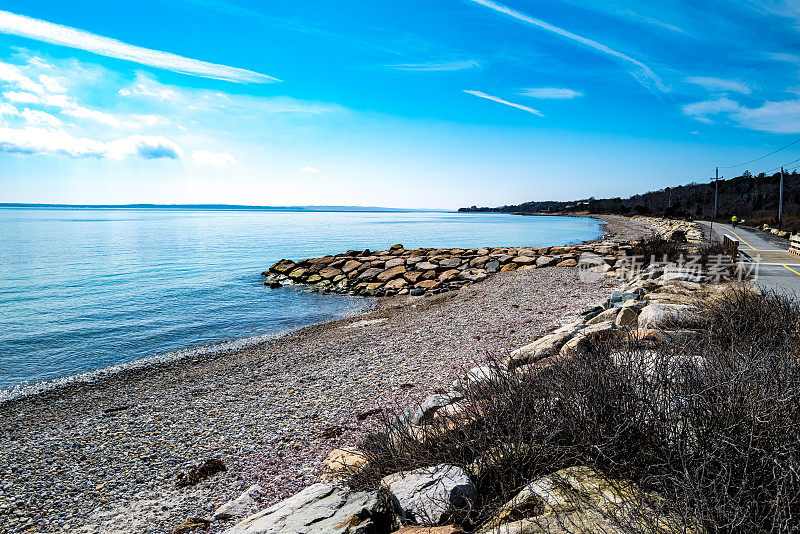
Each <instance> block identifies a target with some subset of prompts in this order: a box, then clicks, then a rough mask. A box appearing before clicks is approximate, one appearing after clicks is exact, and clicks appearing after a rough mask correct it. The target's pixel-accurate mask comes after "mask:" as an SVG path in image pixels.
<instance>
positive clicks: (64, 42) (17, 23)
mask: <svg viewBox="0 0 800 534" xmlns="http://www.w3.org/2000/svg"><path fill="white" fill-rule="evenodd" d="M0 32H2V33H6V34H9V35H17V36H20V37H26V38H29V39H35V40H38V41H44V42H46V43H50V44H55V45H60V46H67V47H70V48H77V49H79V50H86V51H87V52H91V53H94V54H98V55H101V56H106V57H112V58H116V59H122V60H126V61H133V62H135V63H140V64H142V65H147V66H149V67H155V68H158V69H165V70H170V71H173V72H179V73H182V74H188V75H191V76H199V77H202V78H213V79H216V80H225V81H230V82H239V83H270V82H278V81H280V80H278V79H277V78H273V77H272V76H267V75H266V74H260V73H258V72H253V71H250V70H245V69H240V68H236V67H229V66H227V65H218V64H214V63H208V62H206V61H199V60H196V59H190V58H186V57H182V56H178V55H176V54H170V53H169V52H162V51H159V50H151V49H148V48H142V47H139V46H134V45H130V44H127V43H123V42H121V41H117V40H115V39H110V38H108V37H102V36H100V35H95V34H92V33H89V32H86V31H83V30H78V29H75V28H70V27H69V26H62V25H60V24H53V23H51V22H47V21H44V20H38V19H34V18H30V17H25V16H22V15H16V14H14V13H10V12H8V11H0Z"/></svg>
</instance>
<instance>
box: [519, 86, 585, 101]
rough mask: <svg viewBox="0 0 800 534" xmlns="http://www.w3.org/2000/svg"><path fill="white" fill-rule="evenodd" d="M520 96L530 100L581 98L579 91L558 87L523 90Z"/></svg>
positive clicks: (581, 94)
mask: <svg viewBox="0 0 800 534" xmlns="http://www.w3.org/2000/svg"><path fill="white" fill-rule="evenodd" d="M519 94H520V95H521V96H528V97H531V98H540V99H543V100H544V99H552V100H569V99H572V98H578V97H579V96H583V93H581V92H579V91H573V90H572V89H562V88H559V87H530V88H528V89H523V90H522V91H520V93H519Z"/></svg>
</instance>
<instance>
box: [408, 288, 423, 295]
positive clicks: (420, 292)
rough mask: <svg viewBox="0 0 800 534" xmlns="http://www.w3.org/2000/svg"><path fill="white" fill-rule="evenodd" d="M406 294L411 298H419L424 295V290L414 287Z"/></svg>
mask: <svg viewBox="0 0 800 534" xmlns="http://www.w3.org/2000/svg"><path fill="white" fill-rule="evenodd" d="M408 293H409V295H411V296H412V297H421V296H422V295H424V294H425V289H424V288H421V287H415V288H412V289H411V291H409V292H408Z"/></svg>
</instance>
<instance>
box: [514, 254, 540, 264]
mask: <svg viewBox="0 0 800 534" xmlns="http://www.w3.org/2000/svg"><path fill="white" fill-rule="evenodd" d="M511 261H513V262H514V263H516V264H517V265H532V264H535V263H536V258H535V257H533V256H517V257H516V258H514V259H512V260H511Z"/></svg>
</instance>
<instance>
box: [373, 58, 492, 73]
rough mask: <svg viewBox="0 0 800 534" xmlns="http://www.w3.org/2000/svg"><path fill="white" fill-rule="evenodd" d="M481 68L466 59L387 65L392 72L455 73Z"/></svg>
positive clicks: (478, 63) (474, 62)
mask: <svg viewBox="0 0 800 534" xmlns="http://www.w3.org/2000/svg"><path fill="white" fill-rule="evenodd" d="M480 66H481V63H480V62H479V61H476V60H474V59H466V60H460V61H440V62H435V61H434V62H429V63H401V64H398V65H387V67H388V68H390V69H394V70H408V71H420V72H429V71H455V70H466V69H474V68H478V67H480Z"/></svg>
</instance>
